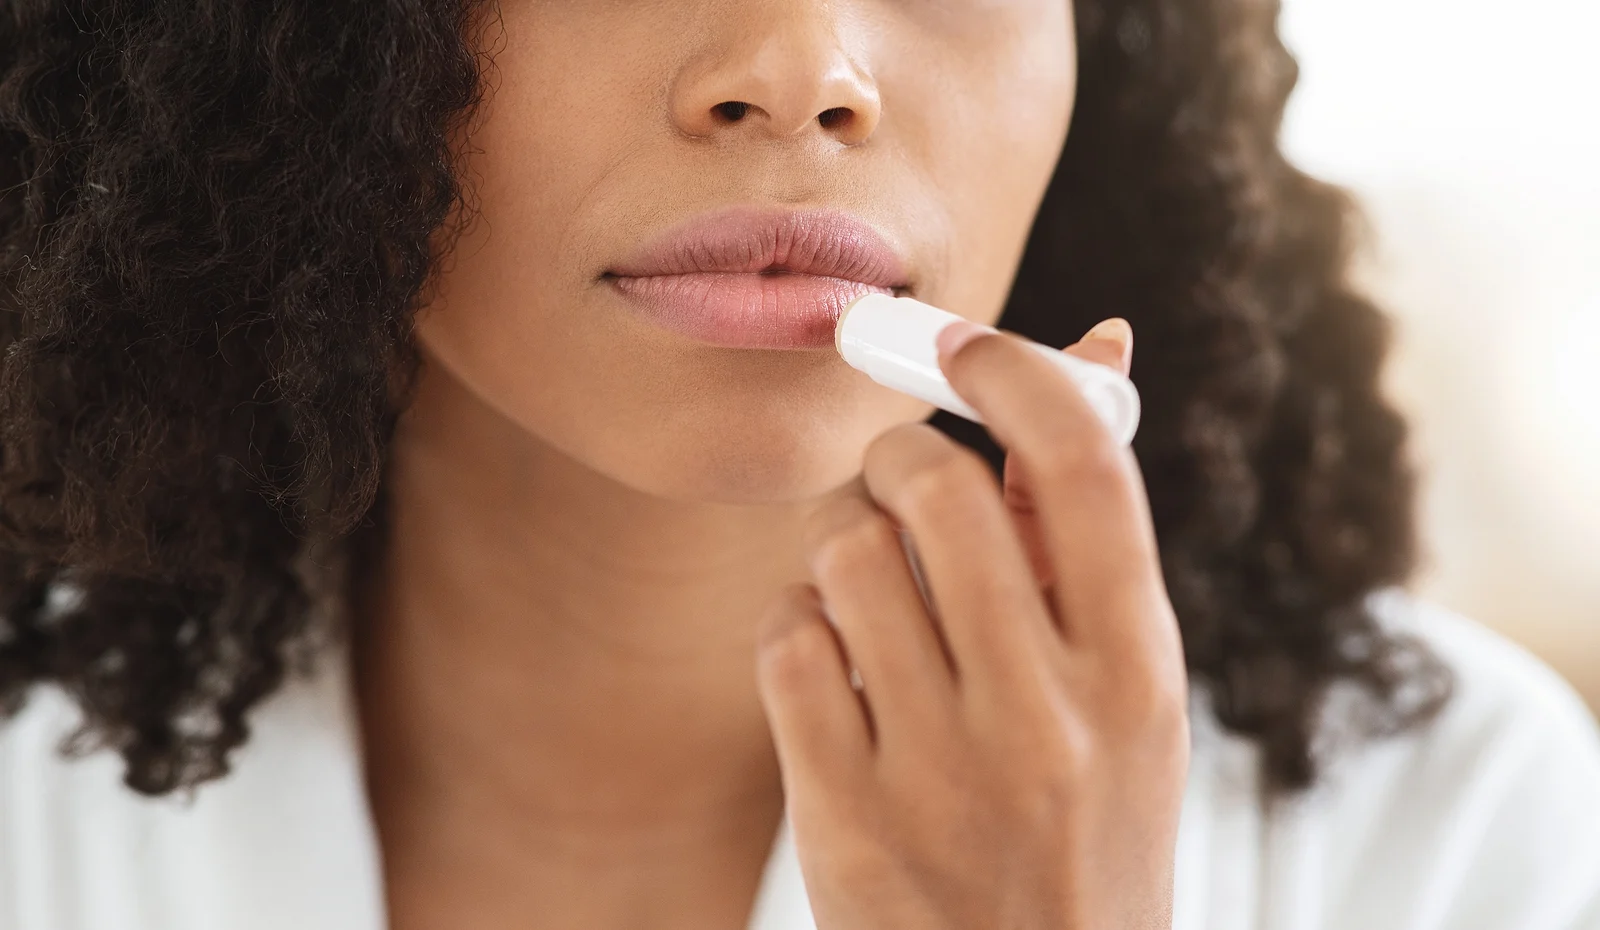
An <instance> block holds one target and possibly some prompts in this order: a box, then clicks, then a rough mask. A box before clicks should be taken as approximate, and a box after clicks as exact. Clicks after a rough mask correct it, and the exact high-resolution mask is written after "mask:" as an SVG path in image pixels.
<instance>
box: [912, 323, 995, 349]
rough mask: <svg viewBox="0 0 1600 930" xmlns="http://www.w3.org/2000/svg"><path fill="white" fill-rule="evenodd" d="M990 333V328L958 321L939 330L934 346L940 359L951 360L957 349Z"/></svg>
mask: <svg viewBox="0 0 1600 930" xmlns="http://www.w3.org/2000/svg"><path fill="white" fill-rule="evenodd" d="M990 331H991V329H990V327H987V326H981V325H979V324H977V323H974V322H972V321H971V320H957V321H956V322H954V323H951V324H950V325H949V326H946V327H945V328H944V329H941V330H939V335H938V336H937V337H935V339H934V340H933V344H934V345H935V346H936V347H937V348H938V350H939V357H940V358H949V357H950V356H952V355H954V354H956V350H957V349H960V348H961V347H962V346H964V345H966V344H967V343H969V342H971V341H972V340H974V339H976V338H977V337H979V336H982V335H983V334H984V333H987V332H990ZM923 338H927V337H923ZM923 345H927V343H923Z"/></svg>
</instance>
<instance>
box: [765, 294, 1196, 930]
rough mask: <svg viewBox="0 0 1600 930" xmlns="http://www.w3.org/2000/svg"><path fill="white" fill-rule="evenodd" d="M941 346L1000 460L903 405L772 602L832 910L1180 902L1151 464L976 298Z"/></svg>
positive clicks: (1173, 719) (810, 834) (801, 837)
mask: <svg viewBox="0 0 1600 930" xmlns="http://www.w3.org/2000/svg"><path fill="white" fill-rule="evenodd" d="M1098 328H1103V329H1105V330H1109V331H1111V332H1113V333H1115V334H1117V335H1121V336H1124V337H1126V336H1127V335H1128V332H1127V326H1126V323H1124V322H1123V321H1121V320H1114V321H1111V322H1110V324H1109V325H1107V324H1102V327H1098ZM961 329H965V330H966V331H965V332H960V331H958V330H961ZM963 338H965V339H968V340H970V341H968V342H966V343H964V344H963V342H962V340H963ZM1107 341H1108V340H1103V339H1095V340H1089V341H1087V342H1085V343H1081V344H1080V345H1079V346H1075V347H1073V349H1072V350H1069V351H1074V352H1075V354H1079V355H1081V356H1083V357H1086V358H1090V359H1091V360H1096V361H1107V356H1108V355H1110V354H1111V353H1109V352H1107V350H1106V348H1105V346H1104V343H1105V342H1107ZM1114 344H1118V345H1120V346H1122V347H1127V346H1128V343H1127V342H1118V343H1114ZM940 347H941V358H940V361H941V366H942V367H943V368H944V370H945V372H946V373H947V376H948V377H949V378H950V382H951V384H952V386H953V387H954V388H955V389H956V390H957V392H958V393H960V394H961V396H962V397H963V398H965V399H967V401H968V402H969V403H971V404H972V405H973V406H974V407H975V408H976V409H977V410H978V411H979V412H980V413H982V414H983V416H984V418H985V421H986V422H987V423H988V424H990V429H991V431H992V433H993V434H994V435H995V437H996V439H997V440H998V441H999V442H1001V443H1002V445H1004V446H1005V448H1006V449H1007V452H1008V455H1007V459H1006V472H1005V481H1004V485H1003V486H1002V485H1001V484H1000V483H999V482H997V481H995V479H994V477H993V475H992V474H991V473H990V472H989V469H988V466H987V465H986V464H985V463H984V462H983V461H982V459H981V458H979V457H978V456H977V455H976V454H975V453H973V452H971V451H970V450H968V449H966V448H965V447H963V446H960V445H958V444H956V443H954V442H952V441H950V440H949V439H948V438H947V437H945V436H944V435H943V434H942V433H940V432H938V431H937V430H934V429H933V428H932V427H930V426H928V425H926V424H924V423H914V424H907V425H904V426H900V427H896V428H894V429H892V430H890V431H888V432H887V433H885V434H884V435H883V436H882V437H880V438H879V439H878V440H876V441H875V442H873V444H872V445H871V446H870V447H869V448H868V450H867V454H866V468H865V479H866V491H865V493H863V494H860V495H851V496H847V497H843V498H840V499H838V500H836V501H834V502H832V503H830V504H829V505H828V506H827V507H826V508H823V509H822V510H820V511H819V512H818V513H817V514H816V516H815V517H814V519H813V522H812V525H811V529H810V533H809V535H808V542H807V551H808V553H809V558H810V564H811V566H812V569H813V572H814V576H815V579H816V580H815V584H800V585H795V586H793V587H791V588H790V589H788V590H787V591H786V592H785V595H784V597H783V598H782V599H781V600H780V602H779V603H778V604H777V605H776V606H775V607H774V609H773V610H772V611H771V612H770V613H769V614H768V615H767V617H766V619H765V620H764V622H763V625H762V633H761V640H760V646H759V649H758V662H759V668H760V680H761V685H762V696H763V699H764V700H765V702H766V706H767V708H768V712H769V714H770V715H771V718H772V721H773V727H774V732H775V733H776V734H777V739H778V752H779V755H780V757H781V758H782V760H783V771H784V775H785V784H786V786H787V787H788V790H789V792H790V795H791V799H790V802H789V805H790V808H789V809H790V812H791V813H790V816H791V818H792V822H793V824H794V829H795V836H796V843H797V848H798V850H799V853H800V857H801V862H802V867H803V869H804V871H805V874H806V882H807V888H808V890H809V892H810V894H811V899H812V905H813V909H814V911H815V913H816V916H817V925H818V927H819V928H840V930H843V928H849V927H919V928H930V930H933V928H949V930H957V928H978V927H1006V928H1016V930H1032V928H1037V930H1046V928H1056V930H1059V928H1129V930H1132V928H1158V927H1170V926H1171V919H1172V881H1173V855H1174V846H1175V843H1176V840H1177V826H1178V815H1179V808H1180V802H1181V799H1182V793H1183V785H1184V780H1185V777H1186V773H1187V770H1188V753H1189V738H1188V718H1187V712H1186V693H1187V686H1186V674H1185V671H1184V663H1183V651H1182V641H1181V639H1180V637H1179V634H1178V628H1177V623H1176V619H1175V617H1174V616H1173V612H1172V607H1171V605H1170V603H1169V601H1168V599H1167V595H1166V589H1165V586H1164V584H1163V582H1162V577H1161V571H1160V563H1159V559H1158V556H1157V549H1156V543H1155V537H1154V531H1153V529H1152V526H1151V522H1150V516H1149V512H1148V508H1147V504H1146V497H1145V494H1144V489H1143V484H1142V482H1141V480H1140V478H1139V474H1138V468H1137V465H1136V463H1135V461H1134V458H1133V456H1132V453H1131V452H1129V451H1128V450H1127V449H1126V448H1123V447H1120V446H1119V445H1118V444H1117V443H1116V442H1115V441H1114V440H1113V439H1112V438H1111V436H1110V435H1109V434H1108V433H1107V432H1106V430H1105V429H1104V427H1103V426H1102V425H1101V424H1100V423H1099V421H1098V420H1097V419H1096V418H1095V416H1094V414H1093V412H1092V410H1091V409H1090V407H1089V406H1088V404H1087V402H1085V401H1084V399H1083V398H1082V396H1081V395H1080V394H1079V393H1078V392H1077V390H1076V388H1074V387H1073V385H1072V384H1071V383H1070V382H1069V381H1068V380H1067V379H1066V378H1064V377H1062V376H1061V374H1060V373H1059V372H1058V371H1056V370H1055V369H1054V368H1052V367H1051V366H1050V365H1048V364H1046V363H1044V362H1043V360H1042V359H1040V358H1039V357H1038V356H1037V355H1035V354H1033V353H1032V352H1031V351H1030V350H1028V349H1027V348H1025V347H1024V346H1023V345H1022V344H1021V342H1020V340H1018V339H1016V338H1015V337H1013V336H1011V335H1009V334H1002V335H984V334H982V333H981V331H977V330H975V328H974V329H966V327H962V326H961V325H960V324H958V325H957V326H956V327H951V328H950V329H948V330H946V331H945V333H942V334H941V346H940ZM1119 353H1120V357H1114V358H1113V359H1111V360H1110V361H1111V364H1113V365H1114V366H1115V367H1119V368H1122V369H1123V370H1124V372H1126V364H1127V359H1128V358H1129V351H1128V349H1127V348H1122V349H1120V350H1119ZM897 527H903V528H904V529H905V530H907V531H909V533H910V535H911V538H912V540H913V542H914V545H915V547H916V550H917V553H918V555H919V558H920V561H921V563H922V565H923V569H924V575H925V578H926V581H927V584H928V586H929V588H930V599H931V601H932V604H933V610H932V611H930V610H929V609H928V608H927V605H926V604H925V602H924V601H923V599H922V597H921V595H920V594H919V593H918V591H917V588H916V584H915V578H914V576H913V575H912V573H911V567H910V564H909V562H908V561H907V559H906V557H905V555H904V552H903V549H902V546H901V543H900V539H899V536H898V534H897ZM933 614H936V615H937V619H935V617H934V616H933ZM851 667H854V668H855V669H856V671H857V673H858V675H859V681H860V682H861V683H862V688H861V690H860V692H859V693H858V692H857V691H856V690H855V689H854V688H852V686H851V683H850V678H849V670H850V668H851Z"/></svg>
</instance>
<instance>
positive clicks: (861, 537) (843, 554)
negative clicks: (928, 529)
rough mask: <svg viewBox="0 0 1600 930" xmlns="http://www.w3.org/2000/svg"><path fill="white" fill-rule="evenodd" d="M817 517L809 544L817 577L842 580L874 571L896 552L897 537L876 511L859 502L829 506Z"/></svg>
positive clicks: (882, 516) (855, 500)
mask: <svg viewBox="0 0 1600 930" xmlns="http://www.w3.org/2000/svg"><path fill="white" fill-rule="evenodd" d="M828 510H829V512H828V513H826V514H819V516H818V523H817V525H816V527H815V528H814V529H813V530H812V533H811V540H810V544H809V546H810V550H811V560H812V566H813V569H814V570H815V571H816V573H817V574H818V576H820V577H825V578H829V579H844V578H849V577H852V576H853V575H855V574H857V573H861V572H873V571H876V570H877V568H878V567H879V566H881V564H882V563H883V562H884V561H885V560H886V559H888V558H891V557H893V556H894V555H895V553H896V552H897V551H898V548H899V536H898V534H897V533H896V532H895V529H894V527H893V526H891V525H890V523H889V520H888V518H887V517H885V516H884V515H883V514H882V513H881V512H879V511H878V510H877V508H875V507H873V506H872V505H871V504H868V503H866V502H865V501H861V500H858V499H854V498H852V499H850V500H849V501H847V502H844V503H841V504H837V505H830V506H829V508H828Z"/></svg>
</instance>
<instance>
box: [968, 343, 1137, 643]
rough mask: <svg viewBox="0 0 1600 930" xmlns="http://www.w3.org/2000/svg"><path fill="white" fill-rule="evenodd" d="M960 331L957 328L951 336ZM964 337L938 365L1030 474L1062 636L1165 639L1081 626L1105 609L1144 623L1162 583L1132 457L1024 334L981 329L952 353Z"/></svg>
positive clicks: (1107, 626)
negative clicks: (1148, 604) (1152, 595)
mask: <svg viewBox="0 0 1600 930" xmlns="http://www.w3.org/2000/svg"><path fill="white" fill-rule="evenodd" d="M958 328H962V327H961V324H959V323H958V324H953V325H952V326H951V327H950V330H956V329H958ZM960 335H961V334H958V333H954V332H948V331H947V332H946V333H941V334H940V340H939V342H940V359H939V363H940V367H941V368H942V369H943V371H944V373H945V377H946V378H948V379H949V381H950V385H951V387H952V388H954V389H955V391H956V393H958V394H960V395H961V397H962V399H963V400H965V401H967V403H969V404H971V405H972V406H973V408H974V409H976V410H977V411H978V412H979V413H980V414H981V415H982V416H983V419H984V422H985V424H986V425H987V426H988V428H989V431H990V432H991V433H992V434H993V435H994V438H995V440H996V441H997V442H998V443H1000V445H1002V446H1004V447H1005V448H1006V449H1007V451H1008V453H1009V454H1010V455H1012V456H1015V457H1016V458H1017V459H1018V463H1019V465H1020V466H1021V468H1022V470H1023V471H1025V472H1026V473H1027V476H1028V484H1029V490H1030V491H1031V494H1032V497H1033V500H1034V503H1035V505H1036V508H1037V514H1036V516H1037V520H1038V522H1039V528H1040V531H1041V534H1042V536H1043V538H1044V541H1045V545H1046V548H1047V550H1048V557H1049V560H1050V563H1051V567H1052V568H1053V570H1054V577H1055V580H1056V584H1055V585H1054V586H1053V591H1052V597H1053V598H1054V599H1055V601H1056V606H1057V609H1058V610H1059V611H1060V613H1061V621H1062V626H1063V629H1064V631H1065V632H1066V633H1067V634H1068V635H1069V636H1071V637H1073V638H1083V639H1085V640H1090V639H1100V638H1110V639H1117V638H1123V637H1127V636H1130V635H1133V636H1137V637H1139V639H1140V641H1145V640H1144V637H1145V636H1148V635H1151V634H1154V635H1163V636H1164V635H1168V633H1167V632H1163V633H1156V631H1151V630H1144V631H1140V630H1138V629H1137V624H1136V623H1131V622H1130V623H1126V624H1125V623H1121V622H1111V623H1084V622H1081V619H1080V618H1086V617H1093V616H1095V615H1096V614H1102V615H1103V614H1105V613H1106V612H1107V611H1109V613H1110V614H1111V616H1113V617H1115V618H1118V619H1119V620H1120V619H1122V618H1128V619H1129V620H1130V621H1131V620H1132V618H1135V617H1139V616H1146V615H1148V614H1149V612H1148V611H1145V610H1143V609H1142V606H1143V605H1142V601H1143V599H1144V598H1146V597H1147V596H1148V593H1149V591H1150V590H1152V588H1151V587H1150V586H1151V585H1152V584H1154V585H1157V586H1159V585H1160V584H1161V567H1160V555H1159V550H1158V548H1157V545H1156V540H1155V531H1154V529H1153V527H1152V525H1151V519H1150V512H1149V503H1148V501H1147V500H1146V498H1145V494H1144V487H1143V482H1142V481H1141V480H1140V478H1139V474H1138V464H1137V462H1136V461H1135V460H1134V458H1133V453H1132V452H1131V451H1130V450H1129V449H1128V448H1126V447H1124V446H1122V445H1121V444H1120V443H1118V442H1117V441H1116V438H1115V437H1113V436H1112V435H1111V433H1110V432H1109V431H1108V430H1107V429H1106V427H1105V425H1104V424H1103V423H1102V422H1101V421H1100V419H1099V417H1097V416H1096V415H1095V413H1094V410H1093V408H1092V407H1090V406H1089V403H1088V401H1087V400H1085V399H1084V397H1083V395H1082V393H1081V392H1080V391H1079V390H1078V388H1077V386H1076V385H1075V384H1073V382H1072V381H1071V379H1070V378H1068V377H1067V376H1066V375H1065V374H1063V373H1062V372H1061V371H1060V369H1058V368H1057V367H1056V366H1055V365H1053V364H1051V362H1050V361H1049V360H1048V359H1046V358H1045V357H1043V356H1042V355H1040V354H1039V353H1037V352H1036V351H1034V350H1033V349H1031V348H1029V347H1028V346H1027V345H1025V344H1024V343H1023V341H1022V339H1021V337H1018V336H1016V335H1013V334H1010V333H1004V332H1001V333H995V332H991V331H988V330H986V329H981V328H980V329H979V331H978V333H977V334H975V335H970V336H968V338H967V340H966V341H965V342H961V343H959V344H957V345H956V346H955V348H954V351H953V352H951V351H948V350H947V349H946V346H949V345H950V344H951V343H952V342H957V341H958V339H959V336H960ZM952 337H956V338H952ZM1155 590H1159V587H1157V588H1155ZM1129 645H1133V644H1132V643H1130V644H1129Z"/></svg>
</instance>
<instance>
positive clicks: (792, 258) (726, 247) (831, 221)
mask: <svg viewBox="0 0 1600 930" xmlns="http://www.w3.org/2000/svg"><path fill="white" fill-rule="evenodd" d="M778 271H785V272H790V273H792V274H810V275H819V276H822V277H830V278H842V279H845V280H848V281H859V282H861V283H863V284H871V285H876V286H879V287H891V288H903V287H906V286H907V284H908V280H907V274H906V267H905V262H904V260H903V259H902V258H901V257H900V254H899V253H898V252H897V251H896V250H895V248H894V247H893V246H891V245H890V244H889V242H888V240H887V239H885V237H884V236H882V235H881V234H880V233H878V231H877V230H875V229H873V228H872V227H871V226H870V225H868V224H866V223H864V222H862V221H860V220H858V219H856V218H854V217H852V216H850V215H848V214H846V213H842V212H839V211H837V210H825V209H807V210H782V209H773V208H763V207H733V208H728V209H722V210H715V211H712V212H708V213H702V214H699V215H697V216H694V217H692V218H690V219H689V220H687V221H686V222H683V223H680V224H679V225H677V226H675V227H673V228H671V229H669V230H667V231H666V232H665V233H663V234H662V235H660V236H658V237H656V238H654V239H652V240H651V241H649V242H647V243H645V245H644V246H643V247H641V248H640V249H639V250H638V251H636V252H635V253H634V254H633V255H632V256H631V257H630V258H629V259H628V260H626V261H624V262H622V263H620V264H617V265H614V266H613V267H611V268H609V269H607V271H606V274H608V275H614V276H617V277H627V278H635V277H639V278H642V277H651V276H655V275H674V274H694V273H706V272H743V273H759V272H778Z"/></svg>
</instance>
